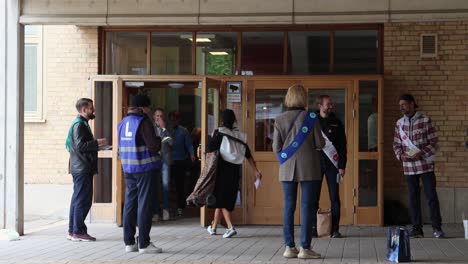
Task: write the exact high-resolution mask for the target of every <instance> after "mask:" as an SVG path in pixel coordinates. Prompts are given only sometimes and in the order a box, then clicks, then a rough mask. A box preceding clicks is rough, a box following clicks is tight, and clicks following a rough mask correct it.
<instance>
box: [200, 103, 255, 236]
mask: <svg viewBox="0 0 468 264" xmlns="http://www.w3.org/2000/svg"><path fill="white" fill-rule="evenodd" d="M235 122H236V116H235V114H234V111H232V110H231V109H226V110H224V112H223V126H222V127H220V128H218V129H216V130H215V131H214V133H213V137H212V139H211V141H210V144H209V145H208V152H212V151H216V150H219V149H220V147H221V143H222V142H223V138H224V137H226V138H225V139H224V140H228V138H229V137H227V136H226V135H228V136H230V137H234V138H236V139H238V140H240V141H242V142H244V143H247V137H246V135H245V133H242V132H240V131H239V129H238V128H236V127H235ZM229 142H230V144H231V145H236V144H237V145H236V149H238V150H241V152H243V153H242V154H244V155H243V156H242V155H237V156H242V157H237V158H233V156H229V155H228V156H226V155H225V154H224V156H223V151H220V157H219V163H218V176H217V177H216V185H215V190H214V196H215V197H216V204H215V205H214V206H212V207H213V208H216V210H215V213H214V219H213V222H212V223H211V225H209V226H208V229H207V230H208V233H210V235H216V226H217V225H218V223H219V222H220V221H221V216H224V220H225V221H226V224H227V229H226V233H224V235H223V237H224V238H229V237H232V236H234V235H236V234H237V232H236V229H235V228H234V226H233V225H232V221H231V212H232V211H233V210H234V206H235V204H236V199H237V191H238V189H239V181H240V177H241V168H242V160H243V158H244V157H245V158H247V160H248V161H249V163H250V165H251V166H252V167H253V168H254V169H255V176H256V178H257V179H261V178H262V174H261V173H260V171H259V170H258V169H257V166H256V164H255V160H254V159H253V157H252V155H251V153H250V150H249V147H248V146H247V144H242V143H240V142H238V141H236V140H233V139H232V138H231V139H229ZM225 143H226V142H225ZM224 153H226V152H224ZM234 156H235V155H234ZM230 158H233V159H230ZM227 160H230V161H231V162H230V161H227Z"/></svg>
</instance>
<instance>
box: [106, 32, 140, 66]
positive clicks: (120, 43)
mask: <svg viewBox="0 0 468 264" xmlns="http://www.w3.org/2000/svg"><path fill="white" fill-rule="evenodd" d="M146 40H147V33H146V32H107V36H106V52H107V54H106V73H107V74H132V75H145V74H147V67H146V64H147V63H146V61H147V58H146V54H147V47H146V45H147V41H146Z"/></svg>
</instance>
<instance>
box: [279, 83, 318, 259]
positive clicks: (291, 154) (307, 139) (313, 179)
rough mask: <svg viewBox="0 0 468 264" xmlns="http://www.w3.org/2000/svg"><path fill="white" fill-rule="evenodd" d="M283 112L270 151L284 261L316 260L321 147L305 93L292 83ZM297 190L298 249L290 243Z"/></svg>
mask: <svg viewBox="0 0 468 264" xmlns="http://www.w3.org/2000/svg"><path fill="white" fill-rule="evenodd" d="M284 104H285V106H286V107H287V110H286V111H285V112H284V113H282V114H280V115H279V116H277V117H276V119H275V128H274V133H273V146H272V148H273V151H274V152H275V153H276V154H277V156H278V160H279V163H280V167H279V180H280V182H281V186H282V187H283V195H284V208H283V238H284V244H285V246H286V249H285V251H284V253H283V256H284V257H285V258H302V259H311V258H320V257H321V256H320V254H319V253H316V252H314V251H313V250H312V245H311V241H312V233H313V226H314V225H315V223H314V222H313V219H314V218H313V215H314V214H316V213H317V210H315V209H314V208H315V207H316V206H317V205H318V199H319V197H318V195H319V194H320V188H321V186H322V182H321V179H322V174H321V171H320V156H319V154H320V153H319V152H318V150H320V149H322V148H323V147H324V146H325V139H324V138H323V137H322V132H321V127H320V123H319V122H316V121H317V115H316V114H315V113H313V112H308V111H306V105H307V91H306V89H305V88H304V86H302V85H300V84H295V85H293V86H291V87H289V89H288V93H287V94H286V97H285V99H284ZM299 186H300V187H299ZM299 188H300V190H301V192H300V193H301V242H300V246H301V248H300V250H298V249H297V248H296V244H295V242H294V212H295V210H296V201H297V195H298V189H299Z"/></svg>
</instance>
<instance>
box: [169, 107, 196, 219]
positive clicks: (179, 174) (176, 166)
mask: <svg viewBox="0 0 468 264" xmlns="http://www.w3.org/2000/svg"><path fill="white" fill-rule="evenodd" d="M169 120H170V121H171V124H172V127H173V130H174V137H173V139H174V148H173V150H172V159H173V164H172V167H171V172H172V174H173V175H174V177H173V178H175V184H176V192H177V215H178V216H182V214H183V209H184V208H185V204H186V201H185V198H186V197H185V194H186V193H185V184H186V180H187V179H186V174H187V172H188V169H189V165H190V164H189V162H192V163H193V162H194V161H195V153H194V150H193V146H192V141H191V140H190V133H189V132H188V130H187V129H186V128H185V127H183V126H181V125H180V113H179V112H171V113H169ZM188 158H190V160H188Z"/></svg>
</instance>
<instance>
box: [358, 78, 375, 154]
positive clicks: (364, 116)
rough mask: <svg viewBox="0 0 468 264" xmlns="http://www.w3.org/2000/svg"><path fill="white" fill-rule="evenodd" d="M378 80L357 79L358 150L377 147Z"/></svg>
mask: <svg viewBox="0 0 468 264" xmlns="http://www.w3.org/2000/svg"><path fill="white" fill-rule="evenodd" d="M378 88H379V82H378V81H359V151H361V152H368V151H371V152H374V151H377V147H378V129H377V128H378V122H377V121H378V119H377V118H378V109H379V108H378V101H379V100H378V98H379V94H378Z"/></svg>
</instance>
